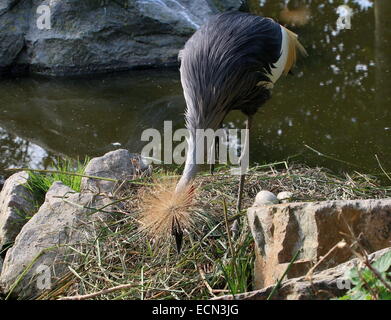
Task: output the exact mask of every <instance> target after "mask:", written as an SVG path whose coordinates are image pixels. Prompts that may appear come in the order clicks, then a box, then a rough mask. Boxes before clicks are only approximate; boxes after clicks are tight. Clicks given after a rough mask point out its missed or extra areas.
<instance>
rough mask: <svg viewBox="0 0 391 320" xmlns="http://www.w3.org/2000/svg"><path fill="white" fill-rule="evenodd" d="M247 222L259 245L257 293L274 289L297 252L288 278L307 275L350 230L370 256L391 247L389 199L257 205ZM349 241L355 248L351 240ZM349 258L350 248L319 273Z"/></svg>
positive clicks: (323, 265) (335, 254)
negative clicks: (274, 285) (265, 289)
mask: <svg viewBox="0 0 391 320" xmlns="http://www.w3.org/2000/svg"><path fill="white" fill-rule="evenodd" d="M247 216H248V220H249V225H250V229H251V232H252V235H253V237H254V240H255V244H256V262H255V268H254V269H255V271H254V278H255V288H263V287H266V286H269V285H271V284H273V283H275V281H276V280H277V278H279V277H280V276H281V275H282V274H283V272H284V271H285V270H286V267H287V266H288V264H289V262H290V261H291V259H292V257H293V256H294V254H295V253H296V252H297V250H299V249H301V252H300V254H299V256H298V260H297V262H296V263H294V264H293V266H292V268H291V271H290V272H289V273H288V278H293V277H299V276H302V275H304V274H306V272H307V271H308V270H309V268H310V267H311V266H312V265H313V264H314V263H316V262H317V261H319V259H320V258H321V257H322V256H324V255H326V254H327V253H328V252H329V250H330V249H332V248H333V247H334V246H335V245H336V244H337V243H338V242H339V241H340V240H342V239H343V238H346V237H345V236H343V234H349V230H348V227H347V224H348V225H349V226H350V227H351V229H352V230H353V232H354V233H355V235H356V236H358V235H359V234H361V236H360V241H361V243H362V245H363V246H364V247H365V248H366V250H367V251H368V252H369V253H371V252H374V251H376V250H380V249H383V248H386V247H389V246H390V242H391V199H382V200H349V201H344V200H337V201H322V202H308V203H303V202H297V203H287V204H277V205H269V206H256V205H254V206H253V207H251V208H249V209H248V211H247ZM345 221H346V222H345ZM346 223H347V224H346ZM346 241H347V243H348V244H350V243H351V242H350V238H346ZM351 256H352V255H351V252H350V250H349V249H348V248H347V246H346V247H345V248H338V249H336V250H335V251H334V252H333V253H332V254H330V256H329V257H328V258H326V259H325V260H324V261H323V262H322V263H321V264H320V266H319V267H318V270H324V269H327V268H331V267H335V266H336V265H338V264H340V263H343V262H345V261H347V260H349V259H350V258H351Z"/></svg>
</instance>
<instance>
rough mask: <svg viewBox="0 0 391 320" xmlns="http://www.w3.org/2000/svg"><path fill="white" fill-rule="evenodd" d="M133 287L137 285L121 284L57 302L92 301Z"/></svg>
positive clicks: (64, 298)
mask: <svg viewBox="0 0 391 320" xmlns="http://www.w3.org/2000/svg"><path fill="white" fill-rule="evenodd" d="M134 287H138V285H135V284H123V285H120V286H116V287H112V288H109V289H104V290H101V291H98V292H94V293H90V294H85V295H77V296H71V297H63V298H59V299H58V300H87V299H92V298H96V297H99V296H101V295H104V294H109V293H112V292H115V291H119V290H125V289H129V288H134Z"/></svg>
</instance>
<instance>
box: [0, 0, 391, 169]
mask: <svg viewBox="0 0 391 320" xmlns="http://www.w3.org/2000/svg"><path fill="white" fill-rule="evenodd" d="M283 2H284V1H281V3H283ZM297 2H298V3H300V1H297ZM345 2H346V3H347V4H348V5H350V6H351V7H352V8H353V9H354V12H355V14H354V16H353V18H352V29H351V30H342V31H339V32H337V31H336V20H337V17H338V16H337V14H336V8H337V7H338V4H340V3H342V1H331V0H330V1H322V2H321V1H302V3H307V4H309V7H310V10H311V13H312V17H311V19H310V20H309V22H308V23H307V24H306V25H304V26H301V27H297V28H292V29H293V30H294V31H295V32H297V33H298V34H299V35H300V38H301V41H302V43H303V45H304V46H305V47H306V48H307V51H308V53H309V57H308V58H306V59H302V60H300V61H299V63H298V66H297V68H296V70H295V75H294V76H288V77H286V78H284V79H282V80H280V81H279V82H278V83H277V85H276V86H275V89H274V92H273V98H272V99H271V100H270V101H269V102H268V103H267V104H266V105H265V106H264V107H263V108H262V109H260V111H259V112H258V114H257V116H256V119H255V121H254V130H253V131H252V135H251V156H250V157H251V159H250V160H251V161H252V162H253V163H270V162H275V161H280V160H284V159H287V158H288V157H292V156H295V157H294V158H293V159H294V160H295V161H297V162H304V163H306V164H308V165H310V166H318V165H319V166H324V167H327V168H329V169H331V170H333V171H334V172H337V173H339V172H342V171H349V172H351V171H354V170H357V171H361V172H369V173H374V174H376V173H381V170H380V168H379V163H378V161H377V159H376V157H375V155H377V156H378V159H379V161H380V163H381V164H382V166H383V167H384V168H385V169H386V170H391V145H390V137H391V114H390V111H389V108H390V100H391V99H390V93H389V89H390V88H391V71H390V69H391V43H390V41H391V26H390V25H389V24H390V22H389V17H390V13H391V1H389V0H376V1H375V4H373V3H372V2H370V1H365V0H362V1H345ZM262 3H263V4H264V7H263V8H262V12H263V13H264V14H265V15H267V16H271V17H275V18H276V17H278V15H279V12H280V11H281V6H280V3H279V2H278V1H262ZM374 6H376V10H375V8H374ZM375 12H376V14H375ZM0 97H1V104H0V175H2V174H4V173H2V171H3V169H4V168H7V167H24V166H28V167H35V168H37V167H39V168H42V167H43V168H45V167H47V166H48V165H49V164H50V162H51V161H52V159H54V158H56V157H57V156H69V157H72V158H77V157H80V158H82V157H84V156H86V155H88V156H95V155H101V154H103V153H105V152H107V151H109V150H114V149H116V148H118V147H123V148H128V149H129V150H131V151H134V152H139V151H140V150H141V148H142V146H143V145H144V144H145V142H141V141H140V136H141V133H142V131H143V130H144V129H146V128H157V129H159V130H162V128H163V121H164V120H172V121H173V122H174V126H175V127H176V128H179V127H183V125H184V121H183V111H184V107H185V103H184V99H183V97H182V89H181V86H180V81H179V74H178V72H177V71H176V70H163V71H134V72H129V73H123V74H116V75H106V76H103V77H93V78H89V79H82V78H79V79H47V78H37V77H30V78H21V79H7V80H2V81H0ZM243 120H244V117H243V116H242V115H241V114H240V113H239V112H232V113H231V114H230V115H229V116H228V118H227V119H226V122H225V125H226V126H230V127H243ZM314 150H316V151H318V152H320V153H322V154H323V155H326V156H328V157H325V156H322V155H319V154H318V153H317V152H315V151H314Z"/></svg>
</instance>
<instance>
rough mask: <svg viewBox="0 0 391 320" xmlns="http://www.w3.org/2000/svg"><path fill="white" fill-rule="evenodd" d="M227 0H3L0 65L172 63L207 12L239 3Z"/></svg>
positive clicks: (51, 68)
mask: <svg viewBox="0 0 391 320" xmlns="http://www.w3.org/2000/svg"><path fill="white" fill-rule="evenodd" d="M229 2H230V4H229V5H227V4H226V3H224V1H217V0H216V1H212V0H197V1H193V0H117V1H111V0H110V1H97V0H84V1H80V0H62V1H51V0H31V1H16V0H14V1H12V0H7V1H6V2H5V3H3V4H2V5H0V70H3V71H4V70H5V71H7V69H10V68H11V67H12V68H17V67H21V66H27V67H28V69H29V70H30V71H31V72H33V73H39V74H46V75H71V74H89V73H96V72H106V71H113V70H128V69H132V68H140V67H154V66H165V65H173V64H176V63H177V54H178V51H179V50H180V49H181V48H182V47H183V45H184V43H185V42H186V40H187V39H188V38H189V36H190V35H191V34H192V33H193V32H194V31H195V30H196V29H197V28H199V26H200V25H202V24H203V23H204V22H205V21H206V20H207V19H208V17H209V16H210V15H212V14H214V13H217V12H218V9H220V10H226V9H231V8H234V7H238V6H239V1H233V0H231V1H229ZM41 5H48V6H49V7H50V21H51V28H50V29H40V28H39V27H38V25H37V19H38V18H39V17H40V14H38V13H37V8H38V7H39V6H41ZM41 15H42V14H41Z"/></svg>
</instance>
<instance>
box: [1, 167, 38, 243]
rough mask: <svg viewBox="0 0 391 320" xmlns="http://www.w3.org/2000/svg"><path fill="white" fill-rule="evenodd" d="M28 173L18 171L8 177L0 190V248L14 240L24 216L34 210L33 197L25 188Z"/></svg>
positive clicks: (24, 219) (25, 220)
mask: <svg viewBox="0 0 391 320" xmlns="http://www.w3.org/2000/svg"><path fill="white" fill-rule="evenodd" d="M28 179H29V174H28V173H27V172H25V171H22V172H18V173H15V174H13V175H12V176H11V177H9V178H8V179H7V180H6V182H5V184H4V187H3V189H2V190H1V192H0V249H1V248H2V247H3V246H4V245H6V244H10V243H12V242H14V240H15V237H16V236H17V235H18V233H19V232H20V230H21V229H22V227H23V226H24V224H25V223H26V222H27V219H26V216H28V215H32V214H33V213H34V212H33V211H34V210H35V207H34V204H35V199H34V196H33V195H32V193H31V192H30V191H29V190H28V189H27V188H26V186H25V185H26V183H27V181H28Z"/></svg>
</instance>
